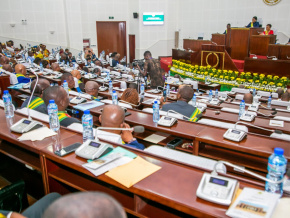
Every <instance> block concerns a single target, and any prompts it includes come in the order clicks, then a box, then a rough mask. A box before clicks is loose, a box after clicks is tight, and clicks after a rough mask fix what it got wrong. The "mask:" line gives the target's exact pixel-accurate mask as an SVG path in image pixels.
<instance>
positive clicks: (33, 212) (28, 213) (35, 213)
mask: <svg viewBox="0 0 290 218" xmlns="http://www.w3.org/2000/svg"><path fill="white" fill-rule="evenodd" d="M59 197H61V195H60V194H58V193H50V194H48V195H45V196H44V197H43V198H41V199H39V200H38V201H37V202H35V203H34V204H33V205H32V206H30V207H28V208H27V209H26V210H25V211H24V212H23V213H22V214H19V213H17V212H13V211H3V210H0V217H1V218H6V217H10V218H36V217H42V215H43V213H44V211H45V210H46V209H47V208H48V207H49V205H50V204H51V203H52V202H54V201H55V200H56V199H58V198H59Z"/></svg>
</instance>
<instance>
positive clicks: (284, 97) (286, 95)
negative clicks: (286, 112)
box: [281, 92, 289, 101]
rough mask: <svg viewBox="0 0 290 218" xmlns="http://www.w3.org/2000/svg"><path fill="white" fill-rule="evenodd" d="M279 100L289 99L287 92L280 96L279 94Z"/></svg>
mask: <svg viewBox="0 0 290 218" xmlns="http://www.w3.org/2000/svg"><path fill="white" fill-rule="evenodd" d="M281 100H282V101H289V93H288V92H285V93H284V94H283V95H282V96H281Z"/></svg>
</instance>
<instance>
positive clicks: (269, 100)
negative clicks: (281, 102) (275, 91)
mask: <svg viewBox="0 0 290 218" xmlns="http://www.w3.org/2000/svg"><path fill="white" fill-rule="evenodd" d="M271 102H272V97H271V95H270V96H269V98H268V103H267V108H271Z"/></svg>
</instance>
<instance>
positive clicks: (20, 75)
mask: <svg viewBox="0 0 290 218" xmlns="http://www.w3.org/2000/svg"><path fill="white" fill-rule="evenodd" d="M15 74H16V77H17V80H18V83H29V82H30V79H29V78H26V77H25V76H24V75H26V67H25V66H24V65H23V64H17V65H16V66H15Z"/></svg>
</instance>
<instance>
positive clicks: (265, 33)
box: [260, 24, 274, 35]
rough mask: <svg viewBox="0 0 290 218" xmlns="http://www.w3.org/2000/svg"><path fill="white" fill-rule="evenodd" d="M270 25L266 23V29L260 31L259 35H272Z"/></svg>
mask: <svg viewBox="0 0 290 218" xmlns="http://www.w3.org/2000/svg"><path fill="white" fill-rule="evenodd" d="M271 27H272V25H271V24H267V26H266V30H265V31H264V32H262V33H260V35H274V31H273V30H271Z"/></svg>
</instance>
